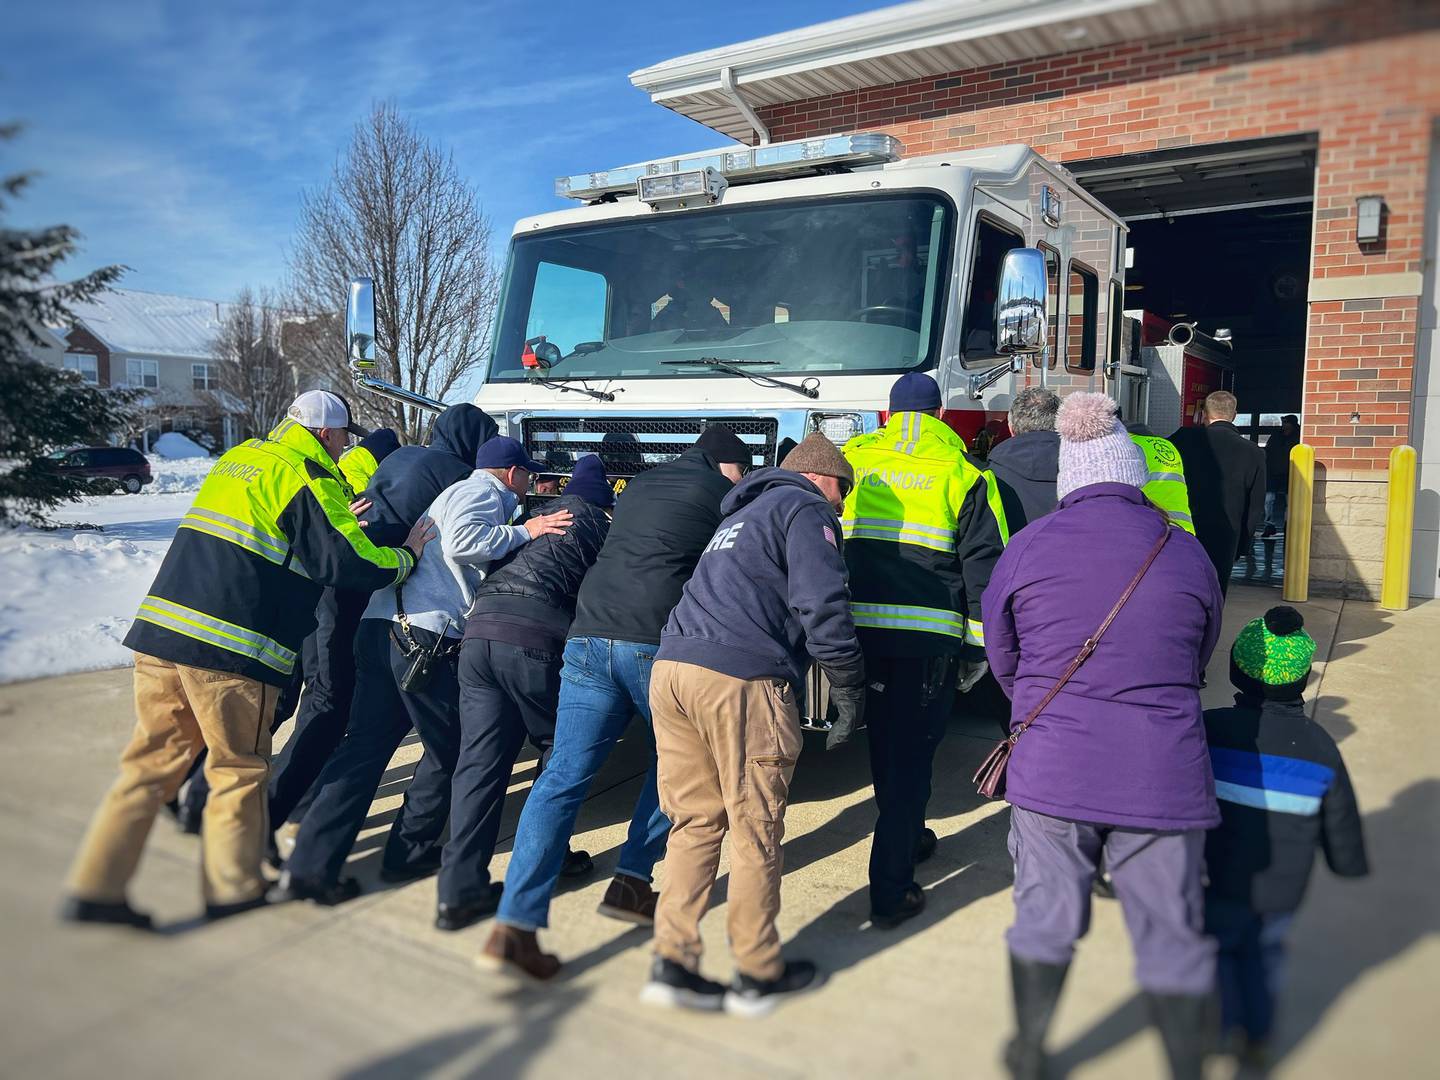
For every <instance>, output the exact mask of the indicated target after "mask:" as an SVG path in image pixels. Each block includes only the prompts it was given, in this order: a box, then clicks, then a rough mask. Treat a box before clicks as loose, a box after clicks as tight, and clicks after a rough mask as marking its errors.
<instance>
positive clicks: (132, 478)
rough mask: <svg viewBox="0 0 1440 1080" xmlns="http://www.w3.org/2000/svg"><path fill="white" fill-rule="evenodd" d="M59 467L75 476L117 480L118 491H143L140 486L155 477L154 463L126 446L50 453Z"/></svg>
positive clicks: (131, 492) (134, 492)
mask: <svg viewBox="0 0 1440 1080" xmlns="http://www.w3.org/2000/svg"><path fill="white" fill-rule="evenodd" d="M50 457H51V459H52V460H54V462H55V467H56V468H58V469H60V470H61V471H63V472H66V473H69V474H71V475H72V476H84V477H89V478H92V479H95V480H110V481H113V482H114V485H115V491H116V492H117V493H118V492H121V491H128V492H129V493H130V494H131V495H138V494H140V489H141V488H143V487H144V486H145V485H146V484H148V483H150V482H151V481H152V480H154V479H155V478H154V477H153V476H152V475H151V474H150V462H149V461H148V460H147V459H146V457H145V455H144V454H142V453H140V451H139V450H131V449H129V448H128V447H124V446H79V447H76V448H75V449H73V450H59V451H56V452H55V453H53V454H51V455H50Z"/></svg>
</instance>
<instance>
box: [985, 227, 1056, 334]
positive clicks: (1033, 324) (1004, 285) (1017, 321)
mask: <svg viewBox="0 0 1440 1080" xmlns="http://www.w3.org/2000/svg"><path fill="white" fill-rule="evenodd" d="M1046 282H1047V278H1046V274H1045V254H1044V252H1042V251H1041V250H1040V249H1039V248H1014V249H1013V250H1011V251H1007V252H1006V253H1005V261H1004V262H1003V263H1001V264H1000V289H999V294H998V299H997V300H996V302H995V342H996V350H995V351H996V352H997V353H999V354H1000V355H1001V356H1027V355H1034V354H1037V353H1043V352H1044V351H1045V345H1046V342H1047V341H1048V340H1049V336H1050V334H1049V326H1048V325H1047V323H1048V316H1047V315H1046V313H1045V290H1046Z"/></svg>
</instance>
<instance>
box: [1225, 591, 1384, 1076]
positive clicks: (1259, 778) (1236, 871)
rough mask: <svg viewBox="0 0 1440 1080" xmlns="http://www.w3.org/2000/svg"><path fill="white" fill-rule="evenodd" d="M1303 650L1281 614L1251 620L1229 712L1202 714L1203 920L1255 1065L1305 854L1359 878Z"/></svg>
mask: <svg viewBox="0 0 1440 1080" xmlns="http://www.w3.org/2000/svg"><path fill="white" fill-rule="evenodd" d="M1314 655H1315V641H1314V639H1313V638H1311V637H1310V635H1309V634H1307V633H1306V632H1305V624H1304V620H1303V619H1302V618H1301V617H1300V613H1299V612H1298V611H1296V610H1295V609H1294V608H1291V607H1275V608H1271V609H1270V610H1269V611H1267V612H1266V613H1265V616H1264V618H1260V619H1252V620H1251V621H1250V622H1249V623H1247V624H1246V625H1245V628H1244V629H1243V630H1241V631H1240V635H1239V636H1238V637H1237V638H1236V639H1235V644H1234V646H1233V647H1232V649H1231V650H1230V681H1231V682H1232V683H1234V685H1235V688H1236V690H1237V693H1236V695H1235V704H1234V705H1233V706H1231V707H1230V708H1225V709H1207V710H1206V711H1205V734H1206V737H1207V739H1208V740H1209V743H1210V761H1211V764H1212V766H1213V767H1214V772H1215V795H1216V797H1217V798H1218V799H1219V802H1220V815H1221V822H1220V825H1219V826H1218V827H1217V828H1215V829H1213V830H1211V832H1210V834H1209V836H1208V837H1207V839H1206V844H1205V863H1206V869H1207V872H1208V874H1209V885H1208V886H1207V887H1206V893H1205V923H1206V930H1207V932H1208V933H1210V934H1213V935H1214V936H1215V938H1216V940H1217V942H1218V943H1219V946H1220V953H1219V973H1218V978H1219V982H1220V1000H1221V1017H1222V1023H1223V1026H1224V1029H1225V1031H1226V1032H1227V1033H1228V1034H1230V1035H1231V1036H1232V1037H1234V1038H1235V1039H1236V1040H1237V1042H1238V1043H1239V1045H1238V1048H1237V1049H1238V1050H1239V1053H1240V1055H1241V1056H1242V1058H1243V1059H1245V1060H1247V1061H1248V1062H1252V1063H1256V1064H1260V1063H1263V1061H1264V1059H1265V1044H1266V1041H1267V1040H1268V1038H1269V1036H1270V1032H1271V1029H1272V1027H1273V1023H1274V1015H1275V996H1276V992H1277V989H1278V987H1279V983H1280V976H1281V971H1282V968H1283V965H1284V960H1285V939H1286V935H1287V933H1288V931H1289V928H1290V923H1291V920H1292V919H1293V917H1294V915H1295V912H1296V910H1297V909H1298V908H1299V907H1300V901H1301V900H1302V899H1303V898H1304V896H1305V888H1306V885H1307V884H1308V883H1309V880H1310V868H1311V866H1312V865H1313V864H1314V862H1315V852H1316V850H1317V849H1319V850H1320V851H1323V852H1324V853H1325V861H1326V862H1327V863H1328V864H1329V866H1330V869H1331V870H1332V871H1334V872H1335V873H1336V874H1338V875H1340V876H1341V877H1363V876H1365V875H1366V874H1367V873H1369V864H1368V862H1367V861H1366V858H1365V840H1364V837H1363V835H1362V832H1361V828H1360V811H1359V809H1358V808H1357V807H1356V805H1355V793H1354V791H1353V790H1352V789H1351V787H1350V776H1349V774H1348V773H1347V772H1346V771H1345V762H1344V761H1343V760H1342V759H1341V757H1340V750H1339V749H1338V748H1337V747H1336V745H1335V740H1334V739H1332V738H1331V737H1330V735H1329V734H1328V733H1327V732H1326V731H1325V729H1324V728H1322V727H1321V726H1320V725H1319V724H1317V723H1315V721H1313V720H1311V719H1310V718H1309V717H1308V716H1306V715H1305V705H1304V701H1303V693H1304V690H1305V684H1306V683H1307V682H1308V681H1309V679H1310V663H1311V660H1312V658H1313V657H1314Z"/></svg>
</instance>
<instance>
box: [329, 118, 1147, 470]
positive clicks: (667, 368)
mask: <svg viewBox="0 0 1440 1080" xmlns="http://www.w3.org/2000/svg"><path fill="white" fill-rule="evenodd" d="M555 187H556V191H557V193H558V194H559V195H561V196H565V197H568V198H570V199H573V200H575V201H576V202H577V203H578V204H579V205H577V206H575V207H572V208H569V209H565V210H559V211H556V212H554V213H548V214H542V215H538V216H536V217H529V218H524V219H522V220H521V221H520V222H519V223H518V224H516V226H515V229H514V232H513V235H512V238H511V243H510V251H509V259H508V266H507V269H506V273H505V284H504V290H503V294H502V297H501V300H500V310H499V313H498V317H497V319H496V322H495V332H494V335H493V341H492V343H491V351H490V358H489V364H488V368H487V370H486V374H485V381H484V384H483V385H482V387H481V388H480V391H479V393H478V394H477V395H476V397H475V403H476V404H477V405H479V406H480V407H482V408H483V409H485V411H486V412H488V413H489V414H490V415H491V416H493V417H494V418H495V419H496V421H497V422H498V423H499V424H500V427H501V431H502V432H503V433H507V434H510V435H513V436H515V437H516V438H519V439H520V440H521V441H522V442H523V443H524V444H525V445H526V447H527V449H529V450H530V452H531V453H532V455H533V456H535V457H537V458H540V459H541V460H544V461H546V462H547V463H549V464H550V465H551V466H552V468H553V469H554V471H555V472H557V473H561V474H564V473H567V472H568V471H569V467H570V465H571V463H573V462H574V460H575V459H576V458H577V457H579V456H580V455H583V454H586V453H598V454H599V455H600V456H601V458H602V459H603V460H604V462H605V465H606V468H607V471H608V472H609V473H610V475H611V476H612V477H614V478H616V480H617V482H619V483H623V480H624V478H626V477H628V476H632V475H634V474H635V473H637V472H639V471H641V470H643V469H645V468H648V467H651V466H653V465H656V464H659V463H661V462H664V461H668V460H670V459H671V458H673V457H674V456H675V455H677V454H678V453H680V452H682V451H683V450H684V449H685V448H686V447H687V446H689V445H690V444H691V443H692V442H693V441H694V440H695V438H696V437H697V436H698V435H699V433H700V432H701V431H702V430H703V429H704V427H705V425H707V424H713V423H724V424H726V425H728V426H730V427H732V428H733V429H734V430H735V431H736V432H737V434H739V435H740V437H741V438H742V439H744V440H745V441H746V442H747V443H749V444H750V445H752V446H753V447H754V455H755V456H754V463H755V464H756V465H757V466H758V465H771V464H775V463H776V462H777V461H778V460H779V458H780V457H782V456H783V455H784V452H785V450H786V449H787V448H788V446H789V445H791V444H792V443H793V442H798V441H799V440H800V439H802V438H804V437H805V435H806V434H808V433H809V432H811V431H816V430H818V431H822V432H824V433H825V434H826V435H827V436H829V437H830V438H831V439H833V440H834V441H835V442H837V443H843V442H844V441H845V440H846V439H848V438H849V437H850V436H852V435H854V434H857V433H859V432H863V431H870V430H874V428H875V427H876V426H877V425H878V424H879V423H880V422H881V417H882V416H883V412H884V409H885V406H886V399H887V395H888V391H889V388H890V385H891V383H893V382H894V380H895V379H896V377H897V376H898V375H900V374H901V373H903V372H906V371H914V370H919V371H929V372H931V373H932V374H933V375H934V376H935V378H936V379H937V381H938V382H939V384H940V387H941V390H942V392H943V395H944V402H945V414H944V415H945V419H946V421H947V422H948V423H949V424H950V425H951V426H952V427H954V428H955V429H956V430H957V431H958V432H959V433H960V434H961V435H962V436H963V437H965V438H966V440H967V442H971V443H972V444H973V442H974V441H975V440H976V439H982V440H983V439H985V438H988V437H990V436H992V435H994V434H1000V433H1002V432H1003V424H1004V414H1005V411H1006V409H1007V408H1008V405H1009V400H1010V396H1011V395H1012V394H1013V393H1014V392H1015V391H1016V390H1018V389H1020V388H1021V387H1022V386H1024V385H1027V384H1037V383H1043V384H1046V385H1050V386H1053V387H1055V388H1056V389H1070V388H1075V387H1083V388H1091V389H1105V390H1106V391H1107V392H1109V393H1111V394H1112V395H1114V396H1115V397H1116V399H1117V400H1119V401H1121V402H1129V401H1137V402H1143V400H1144V397H1145V395H1144V394H1143V393H1139V394H1137V393H1135V392H1134V390H1133V388H1131V387H1129V386H1127V385H1126V383H1127V380H1133V379H1143V378H1144V370H1143V369H1141V368H1138V367H1135V366H1132V365H1131V364H1130V363H1128V362H1126V361H1128V360H1129V359H1130V358H1129V357H1127V356H1122V355H1121V341H1122V338H1123V337H1124V335H1123V334H1122V333H1121V332H1120V328H1121V319H1122V317H1123V316H1122V309H1123V306H1124V305H1123V296H1124V291H1123V290H1124V283H1123V275H1124V250H1125V234H1126V229H1125V225H1124V223H1123V222H1122V221H1121V220H1120V219H1119V218H1118V217H1116V216H1115V215H1114V214H1113V213H1111V212H1110V211H1109V210H1107V209H1106V208H1105V207H1104V206H1103V205H1101V204H1100V203H1099V202H1097V201H1096V200H1095V199H1094V197H1093V196H1091V195H1089V194H1088V193H1087V192H1085V191H1084V190H1083V189H1082V188H1081V187H1080V186H1079V184H1078V183H1076V182H1075V180H1074V178H1073V177H1072V176H1071V175H1070V174H1069V173H1068V172H1066V171H1065V170H1064V169H1063V168H1061V167H1059V166H1057V165H1055V164H1053V163H1051V162H1048V161H1046V160H1045V159H1044V158H1042V157H1041V156H1039V155H1038V154H1036V153H1035V152H1034V151H1033V150H1031V149H1030V148H1028V147H1026V146H1019V145H1012V146H999V147H993V148H990V149H981V150H970V151H964V152H956V153H951V154H943V155H936V156H930V157H922V158H911V159H906V158H905V157H904V156H903V147H902V146H901V145H900V143H899V142H898V141H897V140H895V139H894V138H891V137H890V136H888V135H883V134H877V133H862V134H853V135H833V136H827V137H823V138H814V139H806V140H801V141H795V142H785V143H773V144H769V145H763V146H756V147H743V146H736V147H732V148H728V149H723V150H717V151H713V152H709V153H702V154H694V155H689V156H685V157H680V158H676V159H673V160H665V161H651V162H646V163H643V164H639V165H631V166H626V167H623V168H618V169H610V170H608V171H605V172H594V173H581V174H579V175H576V176H568V177H562V178H560V179H559V180H557V181H556V185H555ZM373 310H374V309H373V299H372V296H371V292H370V288H369V283H368V282H367V281H365V280H364V279H360V280H357V281H356V282H354V283H353V284H352V287H351V303H350V309H349V318H348V319H347V324H348V325H347V340H348V341H349V342H350V350H351V359H352V361H353V362H354V364H355V366H356V372H355V379H356V383H357V385H358V386H360V387H362V388H364V389H367V390H370V391H373V392H377V393H382V394H385V395H387V396H390V397H394V398H397V399H399V400H403V401H405V402H407V403H409V404H412V405H418V406H421V407H424V408H436V409H439V408H443V407H444V406H443V405H442V404H441V403H440V402H436V401H431V400H429V399H425V398H422V397H420V396H418V395H416V394H413V393H411V392H409V391H405V390H403V389H401V388H399V387H395V386H392V385H390V384H387V383H383V382H380V381H379V380H377V379H374V378H372V377H371V376H370V375H369V374H368V373H367V370H366V369H367V367H368V366H370V365H373V363H374V359H375V354H374V314H373ZM1127 419H1143V417H1140V416H1131V417H1127Z"/></svg>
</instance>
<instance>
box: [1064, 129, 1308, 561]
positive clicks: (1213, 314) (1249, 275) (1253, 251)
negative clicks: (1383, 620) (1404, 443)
mask: <svg viewBox="0 0 1440 1080" xmlns="http://www.w3.org/2000/svg"><path fill="white" fill-rule="evenodd" d="M1315 146H1316V142H1315V139H1314V138H1313V137H1310V136H1304V137H1299V138H1294V139H1284V140H1256V141H1253V142H1246V143H1226V144H1220V145H1217V146H1211V147H1200V148H1187V149H1184V150H1177V151H1161V152H1157V153H1153V154H1142V155H1131V156H1129V157H1120V158H1110V159H1106V160H1103V161H1090V162H1076V163H1074V164H1072V165H1071V166H1070V168H1071V169H1072V171H1073V172H1075V174H1076V175H1077V176H1078V177H1079V179H1080V182H1081V183H1082V184H1083V185H1084V186H1085V187H1086V188H1087V189H1089V190H1090V191H1092V192H1093V193H1094V194H1095V195H1096V197H1097V198H1099V199H1101V200H1102V201H1103V202H1105V203H1106V204H1107V205H1108V206H1110V207H1111V208H1112V209H1114V210H1116V211H1117V212H1118V213H1120V214H1121V215H1122V216H1123V217H1125V219H1126V222H1127V224H1128V225H1129V226H1130V238H1129V250H1128V251H1127V253H1126V261H1127V269H1126V271H1125V282H1126V285H1125V290H1126V297H1125V308H1126V310H1127V311H1136V310H1140V311H1144V312H1145V313H1146V314H1147V315H1149V316H1150V317H1151V319H1150V324H1151V326H1152V330H1151V334H1152V336H1153V333H1154V331H1153V327H1155V326H1160V327H1164V326H1167V325H1169V324H1172V323H1194V324H1195V326H1196V328H1197V329H1198V330H1199V331H1201V333H1202V334H1204V335H1209V336H1212V337H1214V336H1222V337H1223V336H1225V332H1227V331H1228V337H1229V341H1230V345H1229V349H1228V353H1227V352H1225V350H1223V348H1222V350H1221V351H1222V353H1224V355H1225V359H1226V360H1228V366H1230V367H1231V368H1233V370H1232V371H1230V372H1228V373H1226V374H1224V375H1223V376H1219V377H1221V378H1222V380H1223V385H1225V386H1226V387H1227V388H1228V389H1231V390H1233V391H1234V393H1235V396H1236V397H1237V398H1238V399H1239V403H1240V412H1239V415H1238V416H1237V418H1236V426H1237V427H1239V428H1240V430H1241V431H1242V432H1244V433H1245V434H1246V435H1247V436H1248V437H1249V438H1251V439H1252V440H1254V441H1255V442H1256V443H1258V444H1259V445H1261V446H1264V445H1266V444H1267V443H1268V441H1269V440H1270V438H1271V437H1272V436H1273V435H1276V434H1278V432H1279V431H1280V426H1281V419H1282V417H1284V416H1285V415H1286V414H1292V413H1293V414H1295V415H1296V416H1299V415H1300V407H1301V399H1302V395H1303V391H1304V381H1305V337H1306V319H1307V310H1306V287H1307V283H1308V282H1309V278H1310V252H1311V222H1312V215H1313V211H1314V204H1313V193H1314V176H1315ZM1190 370H1191V369H1190V367H1189V366H1188V363H1187V367H1186V372H1187V374H1188V372H1189V371H1190ZM1212 374H1215V373H1213V372H1212ZM1191 389H1196V390H1197V393H1200V394H1202V395H1203V390H1204V386H1203V385H1199V384H1197V386H1196V387H1192V388H1191ZM1182 393H1183V390H1182ZM1188 404H1189V403H1188V402H1187V405H1188ZM1174 415H1182V413H1180V412H1179V411H1177V412H1176V413H1175V414H1174ZM1174 415H1172V416H1170V417H1167V418H1164V419H1163V420H1162V421H1161V423H1160V424H1159V425H1158V426H1157V427H1156V432H1155V433H1156V434H1157V435H1168V434H1169V433H1170V432H1169V431H1168V430H1160V427H1171V426H1173V424H1174V422H1175V421H1174ZM1182 422H1183V423H1187V424H1188V423H1193V422H1194V421H1193V417H1192V416H1190V415H1183V419H1182ZM1275 494H1277V495H1278V494H1281V492H1280V491H1279V486H1278V485H1276V490H1275ZM1267 505H1269V506H1270V507H1272V512H1271V514H1270V517H1269V520H1268V521H1267V522H1266V523H1265V528H1264V529H1262V530H1260V531H1259V532H1257V535H1256V536H1255V537H1254V538H1253V541H1252V543H1251V544H1250V545H1249V548H1248V550H1247V551H1245V552H1244V553H1243V554H1242V555H1241V557H1240V558H1239V559H1237V561H1236V564H1235V568H1234V571H1233V577H1234V578H1235V579H1236V580H1248V581H1251V582H1254V583H1263V584H1268V585H1275V586H1278V585H1279V584H1280V581H1281V577H1282V576H1283V566H1284V520H1283V519H1284V511H1283V500H1280V499H1277V498H1275V497H1274V495H1272V496H1271V498H1269V499H1267ZM1267 534H1269V535H1267Z"/></svg>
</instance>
